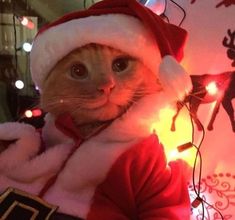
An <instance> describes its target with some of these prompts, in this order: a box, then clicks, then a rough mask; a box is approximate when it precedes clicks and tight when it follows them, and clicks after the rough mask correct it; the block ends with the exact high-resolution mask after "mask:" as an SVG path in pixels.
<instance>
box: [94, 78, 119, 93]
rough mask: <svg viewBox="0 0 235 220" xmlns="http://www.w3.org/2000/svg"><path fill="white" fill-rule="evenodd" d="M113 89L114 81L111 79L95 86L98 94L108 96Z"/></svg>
mask: <svg viewBox="0 0 235 220" xmlns="http://www.w3.org/2000/svg"><path fill="white" fill-rule="evenodd" d="M114 87H115V82H114V80H113V79H109V80H107V81H105V82H102V83H101V84H99V85H98V86H97V89H98V90H99V91H100V92H102V93H104V94H109V93H110V92H111V91H112V89H113V88H114Z"/></svg>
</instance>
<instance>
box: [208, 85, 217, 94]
mask: <svg viewBox="0 0 235 220" xmlns="http://www.w3.org/2000/svg"><path fill="white" fill-rule="evenodd" d="M206 90H207V92H208V93H209V94H210V95H215V94H216V93H217V92H218V87H217V85H216V82H210V83H209V84H208V85H207V86H206Z"/></svg>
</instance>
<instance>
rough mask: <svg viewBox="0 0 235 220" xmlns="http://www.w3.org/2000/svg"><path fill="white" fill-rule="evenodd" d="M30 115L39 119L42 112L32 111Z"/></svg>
mask: <svg viewBox="0 0 235 220" xmlns="http://www.w3.org/2000/svg"><path fill="white" fill-rule="evenodd" d="M32 114H33V117H39V116H41V115H42V110H41V109H33V110H32Z"/></svg>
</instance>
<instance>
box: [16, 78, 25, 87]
mask: <svg viewBox="0 0 235 220" xmlns="http://www.w3.org/2000/svg"><path fill="white" fill-rule="evenodd" d="M15 87H16V88H17V89H23V88H24V83H23V81H21V80H16V81H15Z"/></svg>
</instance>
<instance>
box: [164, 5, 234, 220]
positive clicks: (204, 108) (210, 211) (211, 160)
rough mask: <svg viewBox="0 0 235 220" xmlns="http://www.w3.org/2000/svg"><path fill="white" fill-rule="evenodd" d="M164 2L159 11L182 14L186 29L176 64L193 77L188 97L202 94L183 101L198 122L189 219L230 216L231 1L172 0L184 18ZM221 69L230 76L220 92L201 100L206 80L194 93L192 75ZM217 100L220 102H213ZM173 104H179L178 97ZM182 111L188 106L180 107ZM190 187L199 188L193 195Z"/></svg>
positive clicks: (177, 18) (176, 16)
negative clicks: (186, 103)
mask: <svg viewBox="0 0 235 220" xmlns="http://www.w3.org/2000/svg"><path fill="white" fill-rule="evenodd" d="M167 2H168V5H167V8H166V11H165V15H166V16H167V17H168V19H169V21H170V22H171V23H175V24H176V25H178V24H180V22H181V21H182V20H183V22H182V24H181V26H182V27H183V28H185V29H186V30H187V31H188V33H189V36H188V41H187V43H186V48H185V56H184V59H183V62H182V64H183V66H184V67H185V68H186V70H187V71H188V72H189V73H190V75H191V79H192V82H194V86H193V89H194V90H192V91H191V93H192V94H191V95H192V96H190V97H191V98H192V99H191V101H195V100H197V99H196V98H197V97H198V96H199V97H200V96H201V98H202V99H200V100H199V99H198V100H197V102H196V103H195V102H193V103H192V102H191V104H189V108H190V107H191V108H193V112H196V113H197V114H196V115H195V114H194V115H192V116H193V117H194V118H195V117H196V116H197V118H198V120H199V123H198V124H200V125H201V126H203V127H202V129H199V130H198V128H197V125H196V124H195V129H193V134H194V142H195V144H196V146H199V150H200V156H201V161H200V158H198V160H197V166H196V170H195V174H194V175H193V178H192V180H191V183H190V184H189V192H190V194H191V199H192V204H193V206H194V207H192V215H191V219H192V220H195V219H196V220H199V219H200V220H201V219H207V220H208V219H209V220H218V219H230V220H233V219H235V202H234V198H235V169H234V167H235V154H234V147H235V146H234V145H235V133H234V109H235V99H234V89H235V82H234V72H235V68H234V60H235V56H234V51H235V43H234V35H235V33H234V32H235V20H234V14H235V1H234V0H223V1H222V0H208V1H199V0H192V1H190V0H178V1H177V3H178V4H179V5H180V6H181V7H182V8H183V10H184V11H185V18H183V15H182V10H181V9H180V8H179V7H177V6H176V5H175V4H173V3H172V2H171V1H167ZM224 74H225V75H226V76H228V78H227V77H225V78H227V79H231V81H230V82H231V84H230V85H229V86H228V90H226V91H225V93H224V94H223V96H220V99H216V97H215V95H214V96H212V97H213V99H211V100H210V101H211V102H208V103H207V104H206V103H204V104H201V103H202V101H205V97H204V96H203V95H207V94H208V91H207V90H206V85H208V84H207V83H205V84H204V86H203V88H201V89H202V94H201V95H200V94H197V93H196V94H195V92H199V90H200V89H199V86H200V85H199V84H196V85H195V83H196V82H197V81H198V79H200V78H202V79H205V78H218V76H221V75H224ZM219 81H221V78H220V79H219ZM213 82H214V84H211V85H212V87H213V85H214V89H218V88H219V85H218V88H217V85H216V80H214V79H213ZM227 82H228V81H227V80H222V82H221V83H222V84H221V85H225V84H227ZM203 92H204V94H203ZM186 99H188V100H186V101H190V100H189V97H188V98H186ZM207 101H209V99H207ZM222 103H223V104H222ZM219 106H221V107H220V108H219ZM178 108H179V109H180V108H182V105H181V104H180V103H179V105H178ZM185 109H186V108H185V107H183V108H182V110H181V111H180V112H179V116H181V115H182V114H183V112H184V111H185ZM226 109H227V111H226ZM228 109H229V110H228ZM186 111H188V110H187V109H186ZM217 113H218V114H217ZM173 116H174V114H173ZM173 121H174V120H173ZM175 122H176V123H175V127H174V124H172V129H174V128H175V131H173V133H174V132H177V129H180V126H181V124H180V123H179V122H178V118H177V119H176V121H175ZM212 124H213V129H212ZM200 125H199V126H198V127H199V128H200ZM208 125H209V126H208ZM204 127H205V128H204ZM207 128H209V130H208V129H207ZM200 130H201V131H200ZM201 141H202V143H201ZM198 157H199V156H198ZM200 165H202V167H200ZM193 182H194V183H193ZM199 183H200V184H199ZM195 190H196V192H197V193H199V194H200V197H199V198H198V195H197V193H195ZM203 200H204V201H203Z"/></svg>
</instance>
